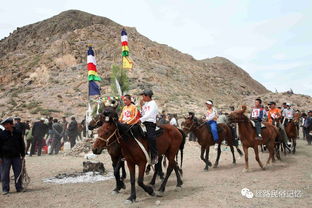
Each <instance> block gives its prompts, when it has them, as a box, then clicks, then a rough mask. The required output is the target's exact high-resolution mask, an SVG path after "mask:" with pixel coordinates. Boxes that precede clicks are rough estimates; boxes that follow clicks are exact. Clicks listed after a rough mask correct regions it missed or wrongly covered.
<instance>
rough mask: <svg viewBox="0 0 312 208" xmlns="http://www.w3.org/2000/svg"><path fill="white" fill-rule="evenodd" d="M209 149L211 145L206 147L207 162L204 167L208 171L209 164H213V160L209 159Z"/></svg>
mask: <svg viewBox="0 0 312 208" xmlns="http://www.w3.org/2000/svg"><path fill="white" fill-rule="evenodd" d="M209 149H210V146H209V145H207V147H206V153H205V163H206V166H205V168H204V170H206V171H208V166H211V165H212V164H211V162H210V161H209Z"/></svg>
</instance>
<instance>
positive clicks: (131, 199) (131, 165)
mask: <svg viewBox="0 0 312 208" xmlns="http://www.w3.org/2000/svg"><path fill="white" fill-rule="evenodd" d="M127 165H128V169H129V172H130V183H131V194H130V196H129V198H128V199H127V200H126V202H130V203H132V202H135V200H136V190H135V164H134V163H132V162H127Z"/></svg>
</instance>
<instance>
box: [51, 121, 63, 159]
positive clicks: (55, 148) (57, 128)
mask: <svg viewBox="0 0 312 208" xmlns="http://www.w3.org/2000/svg"><path fill="white" fill-rule="evenodd" d="M52 131H53V136H52V145H51V152H50V154H53V152H55V154H58V152H59V150H60V147H61V139H62V136H63V135H62V132H63V127H62V125H61V124H60V123H59V122H58V120H57V119H53V125H52Z"/></svg>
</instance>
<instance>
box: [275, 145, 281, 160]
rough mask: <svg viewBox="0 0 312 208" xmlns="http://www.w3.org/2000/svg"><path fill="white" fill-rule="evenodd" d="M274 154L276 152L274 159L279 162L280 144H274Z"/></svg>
mask: <svg viewBox="0 0 312 208" xmlns="http://www.w3.org/2000/svg"><path fill="white" fill-rule="evenodd" d="M275 152H276V157H277V159H278V160H281V154H280V143H279V142H277V143H276V144H275Z"/></svg>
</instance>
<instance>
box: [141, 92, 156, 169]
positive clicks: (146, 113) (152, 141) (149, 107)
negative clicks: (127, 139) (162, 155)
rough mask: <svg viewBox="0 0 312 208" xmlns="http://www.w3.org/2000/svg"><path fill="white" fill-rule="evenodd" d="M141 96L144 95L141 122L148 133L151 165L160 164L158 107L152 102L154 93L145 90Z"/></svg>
mask: <svg viewBox="0 0 312 208" xmlns="http://www.w3.org/2000/svg"><path fill="white" fill-rule="evenodd" d="M140 95H142V98H143V99H142V100H141V101H140V105H141V111H142V117H141V118H140V122H141V123H143V124H144V125H145V127H146V131H147V140H148V144H149V149H150V151H151V163H152V164H157V163H158V153H157V146H156V117H157V114H158V106H157V104H156V102H155V101H154V100H152V96H153V91H152V90H149V89H148V90H144V91H143V92H142V93H141V94H140Z"/></svg>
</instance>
